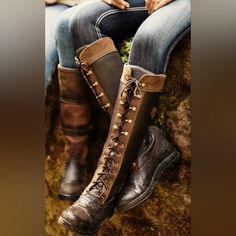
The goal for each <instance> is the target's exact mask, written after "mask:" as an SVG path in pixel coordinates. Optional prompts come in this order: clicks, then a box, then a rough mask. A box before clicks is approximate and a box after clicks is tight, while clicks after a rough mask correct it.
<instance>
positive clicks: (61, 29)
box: [55, 12, 70, 39]
mask: <svg viewBox="0 0 236 236" xmlns="http://www.w3.org/2000/svg"><path fill="white" fill-rule="evenodd" d="M69 22H70V16H69V15H68V14H67V13H66V12H63V13H62V14H61V15H60V16H59V17H58V19H57V21H56V30H55V31H56V39H57V38H60V37H61V36H63V35H65V34H66V32H67V31H69Z"/></svg>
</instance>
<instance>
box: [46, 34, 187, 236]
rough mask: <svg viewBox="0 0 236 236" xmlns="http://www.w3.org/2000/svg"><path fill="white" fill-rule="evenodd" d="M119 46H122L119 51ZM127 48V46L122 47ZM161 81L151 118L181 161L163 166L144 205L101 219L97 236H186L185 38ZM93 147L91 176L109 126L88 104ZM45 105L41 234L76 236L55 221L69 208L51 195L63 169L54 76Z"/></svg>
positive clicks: (126, 51)
mask: <svg viewBox="0 0 236 236" xmlns="http://www.w3.org/2000/svg"><path fill="white" fill-rule="evenodd" d="M126 42H127V41H126ZM129 42H130V41H128V43H125V42H123V44H122V45H121V48H123V52H122V54H123V55H122V58H123V59H124V60H126V59H127V55H125V53H126V54H127V53H128V51H129V47H130V43H129ZM124 45H125V47H124ZM127 45H128V46H127ZM167 76H168V78H167V81H166V83H165V87H164V91H163V94H162V95H161V96H160V98H159V100H158V101H157V105H156V112H155V113H154V116H153V119H154V124H156V125H157V126H159V127H160V128H161V129H162V131H163V132H164V133H165V134H166V136H167V137H168V138H169V139H170V140H171V141H172V142H173V143H174V144H175V145H176V147H178V149H179V150H180V152H181V156H182V158H181V161H180V162H179V163H177V164H176V165H175V166H174V167H171V168H169V169H168V170H167V171H166V172H165V173H164V174H163V175H162V176H161V179H160V181H159V183H158V185H157V186H156V189H155V192H154V193H153V195H152V196H151V197H150V198H149V199H148V200H146V201H145V202H144V203H142V204H140V205H139V206H137V207H135V208H134V209H132V210H130V211H127V212H125V213H123V214H120V213H118V212H115V214H114V215H113V217H112V218H111V219H109V220H107V221H105V222H104V223H103V224H102V226H101V229H100V231H99V233H98V234H97V235H99V236H106V235H107V236H110V235H112V236H116V235H117V236H118V235H119V236H133V235H137V236H139V235H140V236H141V235H142V236H145V235H150V236H152V235H153V236H154V235H155V236H157V235H158V236H166V235H170V236H172V235H173V236H178V235H180V236H187V235H190V234H191V215H190V206H191V197H190V180H191V177H190V176H191V175H190V161H191V160H190V158H191V137H190V135H191V119H190V118H191V110H190V108H191V106H190V101H191V99H190V84H191V73H190V35H187V36H186V37H185V38H183V39H182V40H181V42H180V43H179V44H178V45H177V46H176V48H175V49H174V51H173V53H172V55H171V57H170V60H169V64H168V68H167ZM93 104H94V105H93V107H94V109H93V112H94V115H93V127H94V131H93V133H92V135H91V137H92V138H93V142H92V143H93V146H92V151H91V155H90V158H91V159H92V160H93V161H92V162H91V165H90V167H89V168H90V172H91V176H92V173H93V171H94V170H95V167H96V163H97V160H98V158H99V155H100V153H101V151H102V145H103V143H104V141H105V139H106V135H107V132H108V127H109V118H108V116H106V115H104V113H103V111H101V109H100V108H99V106H98V105H97V104H96V101H94V103H93ZM45 107H46V119H45V121H46V122H45V126H46V127H45V129H46V155H45V188H46V191H45V211H46V225H45V231H46V235H47V236H58V235H60V236H63V235H76V234H74V233H71V232H68V231H66V230H65V229H64V228H63V227H62V226H60V225H59V224H58V223H57V219H58V217H59V215H60V214H61V212H62V211H63V210H64V209H65V208H66V207H68V206H69V205H70V203H68V202H63V201H60V200H59V199H58V197H57V189H58V183H59V180H60V174H61V170H62V167H63V145H64V141H63V136H62V133H61V130H60V119H59V103H58V81H57V78H54V80H53V83H52V85H50V87H49V89H48V95H47V99H46V103H45Z"/></svg>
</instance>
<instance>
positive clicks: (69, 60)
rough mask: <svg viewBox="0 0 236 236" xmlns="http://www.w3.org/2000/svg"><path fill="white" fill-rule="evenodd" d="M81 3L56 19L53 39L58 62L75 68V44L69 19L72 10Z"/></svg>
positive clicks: (75, 9) (76, 8) (77, 7)
mask: <svg viewBox="0 0 236 236" xmlns="http://www.w3.org/2000/svg"><path fill="white" fill-rule="evenodd" d="M80 6H81V5H77V6H74V7H71V8H70V9H67V10H66V11H64V12H63V13H62V14H61V15H60V16H59V17H58V19H57V22H56V26H55V41H56V47H57V51H58V57H59V64H60V65H61V66H63V67H68V68H75V61H74V57H75V46H74V39H73V37H72V34H71V31H70V28H69V21H70V18H71V16H72V15H73V13H74V12H77V11H78V9H79V8H80Z"/></svg>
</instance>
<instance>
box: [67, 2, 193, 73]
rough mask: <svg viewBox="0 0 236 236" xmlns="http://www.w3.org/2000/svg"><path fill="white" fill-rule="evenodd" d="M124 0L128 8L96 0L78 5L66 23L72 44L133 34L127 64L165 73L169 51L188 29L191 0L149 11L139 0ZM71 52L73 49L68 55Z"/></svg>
mask: <svg viewBox="0 0 236 236" xmlns="http://www.w3.org/2000/svg"><path fill="white" fill-rule="evenodd" d="M128 2H129V4H130V8H128V9H127V10H120V9H117V8H115V7H113V6H110V5H108V4H106V3H103V2H101V1H100V0H98V1H95V2H92V3H88V4H86V5H84V6H82V7H80V8H78V9H77V12H75V13H73V15H72V16H71V17H70V23H69V25H70V30H71V33H72V35H73V38H74V39H73V44H74V47H75V48H79V47H81V46H83V45H85V44H89V43H92V42H94V41H95V40H97V39H99V38H101V37H104V36H109V37H111V38H113V39H117V38H122V37H124V36H126V35H130V34H134V40H133V44H132V47H131V53H130V57H129V64H132V65H138V66H141V67H143V68H145V69H147V70H149V71H151V72H153V73H165V70H166V66H167V63H168V59H169V56H170V53H171V51H172V50H173V48H174V46H175V45H176V44H177V42H178V41H179V40H180V39H181V38H182V37H183V36H184V35H185V34H186V33H187V32H188V31H189V30H190V24H191V1H190V0H175V1H173V2H171V3H169V4H168V5H166V6H164V7H162V8H161V9H159V10H157V11H156V12H154V13H153V14H151V15H148V13H147V11H146V9H145V7H144V4H145V3H144V1H143V0H128ZM68 43H69V44H71V43H72V42H70V41H68V42H67V44H68ZM74 55H75V51H74V52H73V57H72V56H71V59H72V58H74ZM73 60H74V59H73ZM70 63H71V65H72V64H73V65H74V62H72V61H70V62H69V61H68V62H67V64H70Z"/></svg>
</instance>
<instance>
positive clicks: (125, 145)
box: [59, 65, 166, 234]
mask: <svg viewBox="0 0 236 236" xmlns="http://www.w3.org/2000/svg"><path fill="white" fill-rule="evenodd" d="M165 78H166V76H165V75H163V74H160V75H155V74H153V73H150V72H149V71H147V70H145V69H143V68H140V67H137V66H130V65H125V66H124V70H123V74H122V77H121V81H120V86H119V92H118V97H117V100H116V105H115V108H114V112H113V115H112V120H111V125H110V129H109V134H108V137H107V140H106V143H105V145H104V148H103V152H102V155H101V157H100V159H99V162H98V166H97V169H96V171H95V174H94V176H93V179H92V181H91V182H90V184H89V185H88V186H87V188H86V189H85V190H84V192H83V193H82V195H81V196H80V198H79V199H78V200H77V201H76V202H75V203H74V204H73V205H72V206H70V207H69V208H67V209H66V210H65V211H63V212H62V214H61V216H60V218H59V223H60V224H63V225H64V226H65V227H67V228H69V229H70V230H72V231H76V232H78V233H84V234H86V233H87V234H89V233H95V232H97V231H98V229H99V226H100V224H101V223H102V222H103V221H104V220H105V219H107V218H109V217H111V216H112V215H113V212H114V208H115V199H116V196H117V193H118V192H119V190H120V188H121V185H122V183H123V180H124V177H125V174H126V172H127V170H128V168H129V166H130V164H131V162H132V161H133V159H134V158H133V157H134V156H136V155H137V151H138V148H139V146H140V144H141V141H142V138H143V137H144V134H145V131H146V130H147V126H148V123H149V120H150V115H149V114H150V112H151V109H152V107H153V102H154V101H155V100H156V99H157V96H158V92H160V91H161V90H162V88H163V85H164V81H165Z"/></svg>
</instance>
